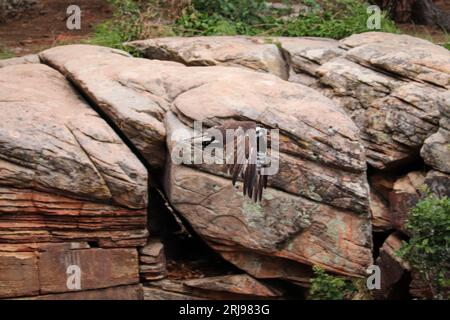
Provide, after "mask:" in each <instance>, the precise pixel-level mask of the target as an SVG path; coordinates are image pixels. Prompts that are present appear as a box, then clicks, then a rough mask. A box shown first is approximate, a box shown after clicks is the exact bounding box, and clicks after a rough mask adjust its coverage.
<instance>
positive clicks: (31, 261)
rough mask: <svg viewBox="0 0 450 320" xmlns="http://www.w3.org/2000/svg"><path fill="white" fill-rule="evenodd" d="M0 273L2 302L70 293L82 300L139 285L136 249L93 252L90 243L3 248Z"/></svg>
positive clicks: (93, 249) (99, 249)
mask: <svg viewBox="0 0 450 320" xmlns="http://www.w3.org/2000/svg"><path fill="white" fill-rule="evenodd" d="M72 267H76V268H78V271H79V273H77V274H76V275H75V272H78V271H76V270H75V269H71V268H72ZM0 271H1V274H2V276H1V278H0V298H8V297H30V296H38V295H39V296H44V297H42V298H44V299H45V298H46V297H45V296H46V295H48V294H56V293H69V292H78V293H80V294H79V296H80V297H83V292H85V291H86V290H94V289H102V288H109V287H115V286H122V285H134V284H137V283H138V282H139V274H138V255H137V250H136V249H127V248H113V249H101V248H90V247H89V245H88V244H87V243H61V244H50V243H41V244H20V245H19V244H15V245H6V246H5V247H4V248H3V246H2V247H1V248H0ZM71 276H75V277H77V278H71ZM72 281H73V282H72ZM72 283H73V284H74V285H73V286H71V285H70V284H72ZM86 296H87V295H86ZM94 296H95V295H94ZM94 296H92V297H94ZM62 297H64V296H62ZM38 298H40V297H38ZM48 298H51V297H48ZM56 298H57V296H56Z"/></svg>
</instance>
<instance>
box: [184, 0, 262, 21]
mask: <svg viewBox="0 0 450 320" xmlns="http://www.w3.org/2000/svg"><path fill="white" fill-rule="evenodd" d="M192 4H193V7H194V8H195V9H196V10H198V11H199V12H203V13H205V14H207V15H213V14H217V13H218V14H220V15H221V16H222V17H224V18H225V19H229V20H231V21H235V22H239V21H240V22H245V23H248V24H254V23H259V22H261V20H262V19H263V18H262V15H263V14H264V11H265V9H266V1H265V0H193V1H192Z"/></svg>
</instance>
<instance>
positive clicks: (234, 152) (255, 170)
mask: <svg viewBox="0 0 450 320" xmlns="http://www.w3.org/2000/svg"><path fill="white" fill-rule="evenodd" d="M267 132H268V130H267V129H265V128H264V127H263V126H261V125H259V124H256V123H255V122H252V121H234V120H230V121H226V122H224V123H223V124H222V125H219V126H214V127H212V128H210V129H208V130H206V131H205V132H204V133H203V134H202V135H201V136H199V137H194V138H192V143H194V144H196V143H199V142H200V143H201V146H202V149H203V150H204V149H205V148H206V147H208V146H214V144H216V143H217V145H218V146H221V147H225V150H226V154H227V156H226V159H225V160H226V162H225V163H226V164H227V168H228V173H229V174H230V175H231V176H232V184H233V186H235V185H236V182H237V180H238V178H241V179H242V181H243V183H244V185H243V194H244V196H248V197H249V198H250V199H253V201H255V202H258V201H261V199H262V194H263V190H264V189H266V188H267V180H268V174H267V171H266V168H268V167H269V166H270V158H269V156H268V153H267V150H268V148H267V146H268V138H267ZM219 133H220V134H219ZM230 133H231V137H232V139H227V137H230ZM219 139H222V141H220V140H219ZM230 140H231V141H230Z"/></svg>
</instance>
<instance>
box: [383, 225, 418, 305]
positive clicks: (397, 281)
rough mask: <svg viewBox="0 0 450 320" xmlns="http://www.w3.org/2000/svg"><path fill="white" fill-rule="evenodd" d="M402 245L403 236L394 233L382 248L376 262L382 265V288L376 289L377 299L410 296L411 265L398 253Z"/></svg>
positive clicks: (396, 298)
mask: <svg viewBox="0 0 450 320" xmlns="http://www.w3.org/2000/svg"><path fill="white" fill-rule="evenodd" d="M401 247H402V239H401V237H400V236H399V234H397V233H393V234H391V235H390V236H389V237H388V238H387V239H386V241H385V242H384V244H383V246H382V247H381V249H380V255H379V257H378V259H377V261H376V264H377V265H378V266H379V267H380V272H381V288H380V289H377V290H375V291H374V296H375V298H377V299H382V300H386V299H387V300H393V299H395V300H398V299H402V298H403V299H404V298H407V297H408V289H409V288H408V283H409V281H410V280H411V279H410V275H409V271H410V266H409V264H408V263H407V262H405V261H404V260H402V259H401V258H400V257H398V255H397V252H398V251H399V250H400V248H401Z"/></svg>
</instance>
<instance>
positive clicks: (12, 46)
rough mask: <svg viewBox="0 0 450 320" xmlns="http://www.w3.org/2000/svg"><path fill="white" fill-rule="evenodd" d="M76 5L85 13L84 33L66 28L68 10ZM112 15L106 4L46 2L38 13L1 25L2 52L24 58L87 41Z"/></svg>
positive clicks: (100, 1) (99, 1)
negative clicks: (64, 43)
mask: <svg viewBox="0 0 450 320" xmlns="http://www.w3.org/2000/svg"><path fill="white" fill-rule="evenodd" d="M74 3H76V4H77V5H78V6H80V9H81V30H68V29H67V27H66V19H67V14H66V10H67V7H68V6H70V5H71V4H74ZM111 15H112V10H111V8H110V7H109V5H108V4H107V3H106V1H105V0H77V1H73V0H42V4H41V5H40V6H39V7H38V8H36V10H34V11H32V12H27V13H25V14H23V15H21V16H18V17H15V18H13V19H10V20H8V21H6V23H3V24H0V48H3V50H7V51H8V52H11V53H12V54H14V55H17V56H22V55H25V54H29V53H32V52H37V51H40V50H42V49H44V48H48V47H51V46H52V45H54V44H55V43H57V42H59V41H64V42H71V41H77V40H80V39H85V38H88V37H89V35H90V34H91V33H92V31H93V26H95V25H96V24H98V23H100V22H102V21H104V20H107V19H108V18H110V17H111Z"/></svg>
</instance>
